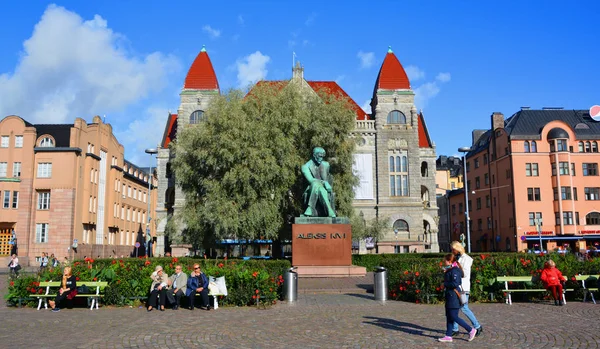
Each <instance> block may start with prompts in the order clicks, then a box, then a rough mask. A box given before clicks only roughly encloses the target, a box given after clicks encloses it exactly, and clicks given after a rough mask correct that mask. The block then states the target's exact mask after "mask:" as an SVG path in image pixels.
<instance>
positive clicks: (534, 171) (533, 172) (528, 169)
mask: <svg viewBox="0 0 600 349" xmlns="http://www.w3.org/2000/svg"><path fill="white" fill-rule="evenodd" d="M525 175H526V176H527V177H532V176H533V177H537V176H539V172H538V164H537V162H532V163H529V162H528V163H526V164H525Z"/></svg>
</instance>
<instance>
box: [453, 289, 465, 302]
mask: <svg viewBox="0 0 600 349" xmlns="http://www.w3.org/2000/svg"><path fill="white" fill-rule="evenodd" d="M454 292H455V293H456V296H458V302H459V303H460V305H461V306H463V305H465V303H467V294H466V293H465V292H458V290H457V289H454Z"/></svg>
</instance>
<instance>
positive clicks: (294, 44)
mask: <svg viewBox="0 0 600 349" xmlns="http://www.w3.org/2000/svg"><path fill="white" fill-rule="evenodd" d="M294 46H296V40H288V47H289V48H294Z"/></svg>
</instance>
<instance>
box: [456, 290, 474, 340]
mask: <svg viewBox="0 0 600 349" xmlns="http://www.w3.org/2000/svg"><path fill="white" fill-rule="evenodd" d="M460 310H462V312H463V314H465V316H466V317H467V318H468V319H469V321H471V323H472V324H473V327H475V328H479V327H481V325H480V324H479V321H477V318H476V317H475V314H473V312H472V311H471V309H469V294H468V293H467V303H465V304H464V305H463V306H462V307H460ZM452 330H453V331H455V332H456V331H458V324H457V323H456V322H455V323H454V325H453V327H452Z"/></svg>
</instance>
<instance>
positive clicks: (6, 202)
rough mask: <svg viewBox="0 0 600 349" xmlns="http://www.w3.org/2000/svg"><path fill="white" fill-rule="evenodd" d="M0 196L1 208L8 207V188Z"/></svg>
mask: <svg viewBox="0 0 600 349" xmlns="http://www.w3.org/2000/svg"><path fill="white" fill-rule="evenodd" d="M2 198H3V199H2V208H10V190H5V191H4V195H3V196H2Z"/></svg>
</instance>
